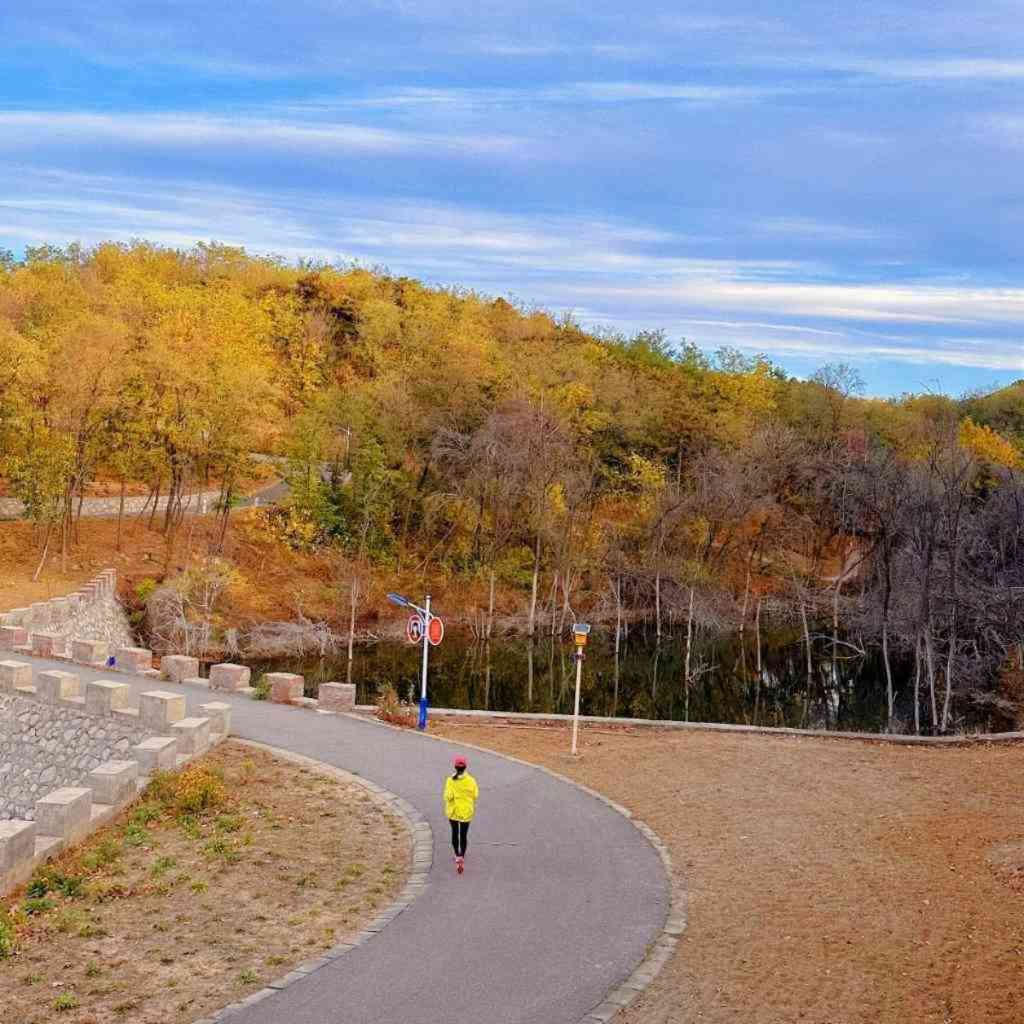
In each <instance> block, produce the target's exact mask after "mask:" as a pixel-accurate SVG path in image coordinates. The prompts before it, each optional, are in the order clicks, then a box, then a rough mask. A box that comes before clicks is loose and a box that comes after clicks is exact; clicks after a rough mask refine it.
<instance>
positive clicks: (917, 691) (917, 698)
mask: <svg viewBox="0 0 1024 1024" xmlns="http://www.w3.org/2000/svg"><path fill="white" fill-rule="evenodd" d="M914 732H915V733H916V734H917V735H918V736H920V735H921V637H920V636H918V638H917V639H916V640H915V641H914Z"/></svg>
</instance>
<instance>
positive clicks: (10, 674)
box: [0, 661, 32, 691]
mask: <svg viewBox="0 0 1024 1024" xmlns="http://www.w3.org/2000/svg"><path fill="white" fill-rule="evenodd" d="M31 685H32V666H31V665H29V664H27V663H26V662H24V661H0V691H3V690H7V691H10V690H16V689H17V688H18V687H19V686H31Z"/></svg>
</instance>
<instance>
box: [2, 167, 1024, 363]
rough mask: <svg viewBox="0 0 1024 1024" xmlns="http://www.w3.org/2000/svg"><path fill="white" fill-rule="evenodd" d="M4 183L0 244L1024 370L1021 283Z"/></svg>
mask: <svg viewBox="0 0 1024 1024" xmlns="http://www.w3.org/2000/svg"><path fill="white" fill-rule="evenodd" d="M17 179H18V180H19V181H20V182H22V186H21V188H20V189H19V190H18V192H17V194H16V195H15V194H14V193H13V192H12V190H11V189H10V188H9V187H5V185H8V184H9V181H10V179H7V180H5V179H4V177H3V176H2V175H0V195H6V196H7V197H8V198H6V199H2V200H0V239H3V238H4V237H5V239H6V240H10V239H16V238H21V239H28V240H32V241H33V242H40V241H53V242H60V243H63V242H66V241H68V240H69V239H79V240H81V241H83V242H85V243H87V244H88V243H93V242H96V241H100V240H102V239H107V238H122V239H124V238H130V237H135V236H140V235H141V236H143V237H147V238H149V239H152V240H154V241H157V242H161V243H163V244H167V245H174V246H190V245H192V244H194V242H195V241H196V240H197V239H200V238H211V237H213V238H218V239H219V240H221V241H224V242H228V243H231V244H242V245H246V246H247V247H249V248H250V249H251V250H253V251H257V252H274V253H277V254H279V255H282V256H285V257H287V258H298V257H306V258H309V257H314V258H321V259H327V260H332V261H346V260H357V261H360V262H363V263H369V264H377V263H383V264H387V265H389V266H391V267H392V268H393V269H394V270H395V272H397V273H410V274H415V275H417V276H422V277H426V278H427V279H430V280H434V281H437V282H439V283H445V284H456V283H457V284H463V285H468V286H471V287H477V288H479V289H481V290H482V291H484V292H490V293H492V294H493V293H498V294H507V293H508V292H510V291H511V292H513V293H515V294H518V295H523V296H526V297H527V299H528V300H529V301H532V302H537V303H540V304H541V305H543V306H546V307H548V308H552V309H566V308H570V309H572V310H573V311H574V312H575V313H576V315H577V316H579V317H580V318H581V319H583V320H584V321H585V322H589V323H592V324H598V323H603V324H612V325H615V326H620V327H622V328H623V329H627V330H632V329H638V328H639V327H642V326H651V325H655V326H664V327H667V328H669V329H671V330H672V331H673V332H678V334H679V335H681V336H686V337H690V338H692V339H694V340H696V341H697V342H698V343H699V344H701V345H703V346H704V347H716V346H717V345H719V344H730V345H735V346H737V347H741V348H747V349H749V350H751V351H767V352H769V353H772V354H774V355H775V356H777V357H779V358H786V357H793V358H798V357H799V358H808V359H811V358H814V359H822V360H824V359H834V358H847V359H860V360H889V361H897V362H905V363H915V362H917V363H925V362H932V363H937V364H941V365H945V366H950V367H957V366H959V367H965V368H970V367H976V368H982V369H984V368H989V369H992V370H994V371H996V370H1000V371H1017V370H1019V369H1021V368H1024V349H1022V348H1021V346H1020V344H1019V340H1018V337H1017V326H1018V325H1019V324H1020V323H1022V322H1024V290H1022V289H1010V288H992V287H987V288H984V287H960V286H957V285H954V284H949V283H941V282H932V283H928V282H925V283H917V282H890V283H885V284H878V283H859V282H834V281H833V282H827V281H821V280H814V278H816V277H820V276H821V275H822V274H827V273H828V268H822V267H818V266H816V265H814V264H810V263H807V262H801V261H794V260H787V259H774V260H773V259H761V260H756V259H745V260H740V259H708V258H698V257H686V256H681V255H679V254H678V253H679V250H685V248H686V239H685V237H682V236H678V235H674V234H672V233H671V232H668V231H665V230H662V229H657V228H650V227H648V226H645V225H642V224H636V223H632V222H630V221H627V220H617V219H610V218H595V217H587V216H564V215H557V214H539V213H538V214H534V215H531V216H525V215H514V214H499V213H496V212H494V211H489V210H484V209H480V208H475V207H471V206H467V205H456V204H452V203H438V202H432V201H411V200H408V199H405V200H391V201H388V200H384V199H382V198H380V197H371V196H368V197H348V198H345V199H339V198H332V197H324V196H322V195H315V194H307V193H303V192H298V191H293V192H290V193H283V192H281V191H280V190H278V191H276V192H275V193H273V194H268V193H261V192H258V191H249V190H245V189H239V188H227V187H211V186H208V185H205V184H203V183H201V182H189V181H177V182H173V183H171V182H165V181H148V180H132V179H126V178H121V177H118V176H107V177H103V176H90V175H82V174H74V173H70V172H49V171H46V170H45V169H39V168H19V169H18V171H17ZM25 182H28V183H29V184H28V185H27V186H26V185H25V184H24V183H25ZM6 244H10V241H7V242H6Z"/></svg>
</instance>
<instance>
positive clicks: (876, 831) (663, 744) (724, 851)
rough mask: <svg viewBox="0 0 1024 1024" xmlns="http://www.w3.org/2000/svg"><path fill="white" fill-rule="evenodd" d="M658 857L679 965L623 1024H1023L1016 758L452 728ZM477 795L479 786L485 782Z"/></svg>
mask: <svg viewBox="0 0 1024 1024" xmlns="http://www.w3.org/2000/svg"><path fill="white" fill-rule="evenodd" d="M432 731H438V732H440V733H442V734H444V735H446V736H447V737H449V738H452V739H455V740H462V741H464V742H471V743H475V744H479V745H481V746H484V747H489V748H492V749H494V750H498V751H501V752H505V753H510V754H513V755H515V756H518V757H522V758H524V759H526V760H530V761H534V762H536V763H539V764H544V765H547V766H548V767H550V768H552V769H554V770H556V771H559V772H561V773H563V774H566V775H570V776H572V777H573V778H576V779H578V780H579V781H581V782H583V783H585V784H586V785H588V786H592V787H593V788H595V789H597V790H599V791H601V792H603V793H605V794H607V795H608V796H610V797H612V798H613V799H614V800H616V801H619V802H620V803H622V804H624V805H625V806H627V807H629V808H630V809H631V810H632V811H633V812H634V813H636V814H637V815H638V816H639V817H641V818H642V819H644V820H645V821H647V822H648V823H649V824H650V825H651V826H652V827H653V828H654V829H655V830H656V831H657V832H658V833H659V834H660V835H661V836H662V838H663V839H664V840H665V841H666V842H667V843H668V844H669V846H670V848H671V851H672V856H673V860H674V864H675V870H676V871H677V872H678V874H679V875H680V876H681V878H682V879H683V881H684V883H685V886H686V889H687V891H688V894H689V925H688V927H687V930H686V933H685V936H684V938H683V940H682V942H681V944H680V946H679V949H678V953H677V955H676V956H675V958H674V959H673V960H672V961H671V962H670V963H669V964H668V965H667V966H666V968H665V970H664V971H663V972H662V974H661V975H660V976H659V977H658V979H657V980H656V981H655V982H654V984H653V985H652V986H651V988H650V989H648V990H647V992H646V993H645V994H644V995H643V996H642V998H641V999H640V1000H639V1001H638V1002H637V1003H636V1004H634V1006H633V1007H631V1008H630V1010H629V1011H628V1012H627V1013H626V1014H625V1015H624V1017H623V1024H684V1022H685V1024H691V1022H701V1024H794V1022H801V1024H869V1022H870V1024H889V1022H892V1024H908V1022H909V1024H982V1022H984V1024H996V1022H999V1024H1020V1022H1021V1021H1022V1020H1024V917H1022V911H1024V896H1022V895H1021V893H1020V891H1019V886H1020V878H1021V869H1022V868H1024V843H1022V840H1024V802H1022V799H1021V798H1022V783H1021V779H1022V777H1024V747H1020V746H1013V747H1005V746H1000V747H996V746H991V747H970V748H960V749H946V750H920V749H908V748H899V747H886V746H882V745H877V744H867V743H859V742H847V741H827V740H826V741H823V740H815V739H812V738H807V739H803V738H779V737H766V736H753V735H726V734H719V733H710V732H708V733H701V732H687V733H679V732H670V731H641V730H635V731H634V732H632V733H630V734H627V733H615V732H604V731H601V730H599V729H588V730H585V731H584V734H583V736H584V739H583V744H584V745H583V747H582V756H581V757H580V758H579V759H578V760H577V761H573V760H572V759H571V758H570V757H569V756H568V753H567V751H568V736H567V733H566V732H565V731H563V730H562V729H526V728H521V727H508V726H504V727H502V726H480V725H461V724H454V723H444V724H441V725H440V726H436V727H434V728H433V729H432ZM480 783H481V786H482V787H484V788H486V784H487V783H486V779H485V778H483V779H481V780H480Z"/></svg>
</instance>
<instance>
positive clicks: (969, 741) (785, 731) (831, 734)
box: [311, 701, 1024, 747]
mask: <svg viewBox="0 0 1024 1024" xmlns="http://www.w3.org/2000/svg"><path fill="white" fill-rule="evenodd" d="M311 703H312V704H313V705H315V703H316V702H315V701H313V702H311ZM353 710H354V711H355V713H356V714H357V715H358V716H360V717H362V718H364V719H365V718H369V717H373V716H374V713H375V712H376V710H377V708H376V705H374V704H357V705H356V706H355V708H354V709H353ZM430 717H431V718H440V719H449V720H451V721H460V720H461V721H468V722H474V721H476V722H482V723H484V724H487V725H503V724H507V725H516V724H517V723H518V724H522V725H540V726H551V727H552V728H553V727H556V726H568V725H571V724H572V715H556V714H545V713H543V712H535V711H477V710H473V709H467V708H431V709H430ZM580 723H581V724H583V725H597V726H606V727H607V728H609V729H661V730H664V731H666V732H720V733H733V734H742V735H748V736H781V737H788V738H790V739H805V740H847V741H850V740H853V741H855V742H857V743H884V744H892V745H895V746H904V747H970V746H978V745H982V746H984V745H987V744H1004V743H1010V744H1012V743H1024V732H977V733H962V734H954V735H951V736H914V735H907V734H904V733H888V732H838V731H836V730H831V729H796V728H792V727H786V726H775V725H733V724H730V723H727V722H679V721H675V720H673V719H669V718H612V717H606V716H603V715H580Z"/></svg>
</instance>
